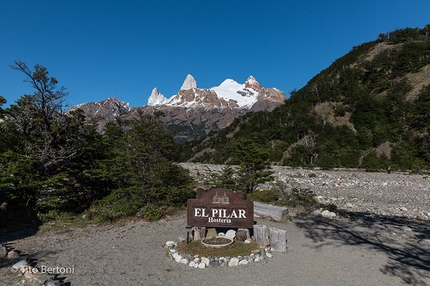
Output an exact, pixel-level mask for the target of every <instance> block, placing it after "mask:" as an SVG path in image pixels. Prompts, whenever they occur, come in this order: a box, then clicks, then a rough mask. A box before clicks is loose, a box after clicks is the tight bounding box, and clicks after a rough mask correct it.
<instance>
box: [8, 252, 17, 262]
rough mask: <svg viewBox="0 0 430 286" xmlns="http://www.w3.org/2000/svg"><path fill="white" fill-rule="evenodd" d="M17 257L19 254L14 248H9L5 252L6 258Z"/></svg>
mask: <svg viewBox="0 0 430 286" xmlns="http://www.w3.org/2000/svg"><path fill="white" fill-rule="evenodd" d="M18 258H19V254H18V252H16V251H15V250H11V251H9V252H8V253H7V259H9V260H10V261H12V260H15V259H18Z"/></svg>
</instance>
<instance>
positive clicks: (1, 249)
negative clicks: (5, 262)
mask: <svg viewBox="0 0 430 286" xmlns="http://www.w3.org/2000/svg"><path fill="white" fill-rule="evenodd" d="M6 255H7V248H6V246H4V245H1V246H0V259H2V258H5V257H6Z"/></svg>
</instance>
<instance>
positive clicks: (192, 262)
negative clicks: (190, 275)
mask: <svg viewBox="0 0 430 286" xmlns="http://www.w3.org/2000/svg"><path fill="white" fill-rule="evenodd" d="M196 265H198V264H196V263H195V262H194V260H193V261H191V262H190V264H188V266H190V267H195V266H196Z"/></svg>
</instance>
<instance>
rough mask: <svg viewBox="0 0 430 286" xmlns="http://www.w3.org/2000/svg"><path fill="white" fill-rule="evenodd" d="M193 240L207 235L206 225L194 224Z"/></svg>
mask: <svg viewBox="0 0 430 286" xmlns="http://www.w3.org/2000/svg"><path fill="white" fill-rule="evenodd" d="M191 233H192V236H193V238H192V240H193V241H194V240H202V239H204V238H205V237H206V227H204V226H193V227H192V228H191Z"/></svg>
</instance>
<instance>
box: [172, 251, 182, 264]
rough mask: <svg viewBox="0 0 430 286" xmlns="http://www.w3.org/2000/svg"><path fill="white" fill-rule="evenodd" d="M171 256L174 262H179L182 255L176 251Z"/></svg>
mask: <svg viewBox="0 0 430 286" xmlns="http://www.w3.org/2000/svg"><path fill="white" fill-rule="evenodd" d="M173 258H174V259H175V261H176V262H181V259H182V255H180V254H178V253H177V252H176V253H173Z"/></svg>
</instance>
